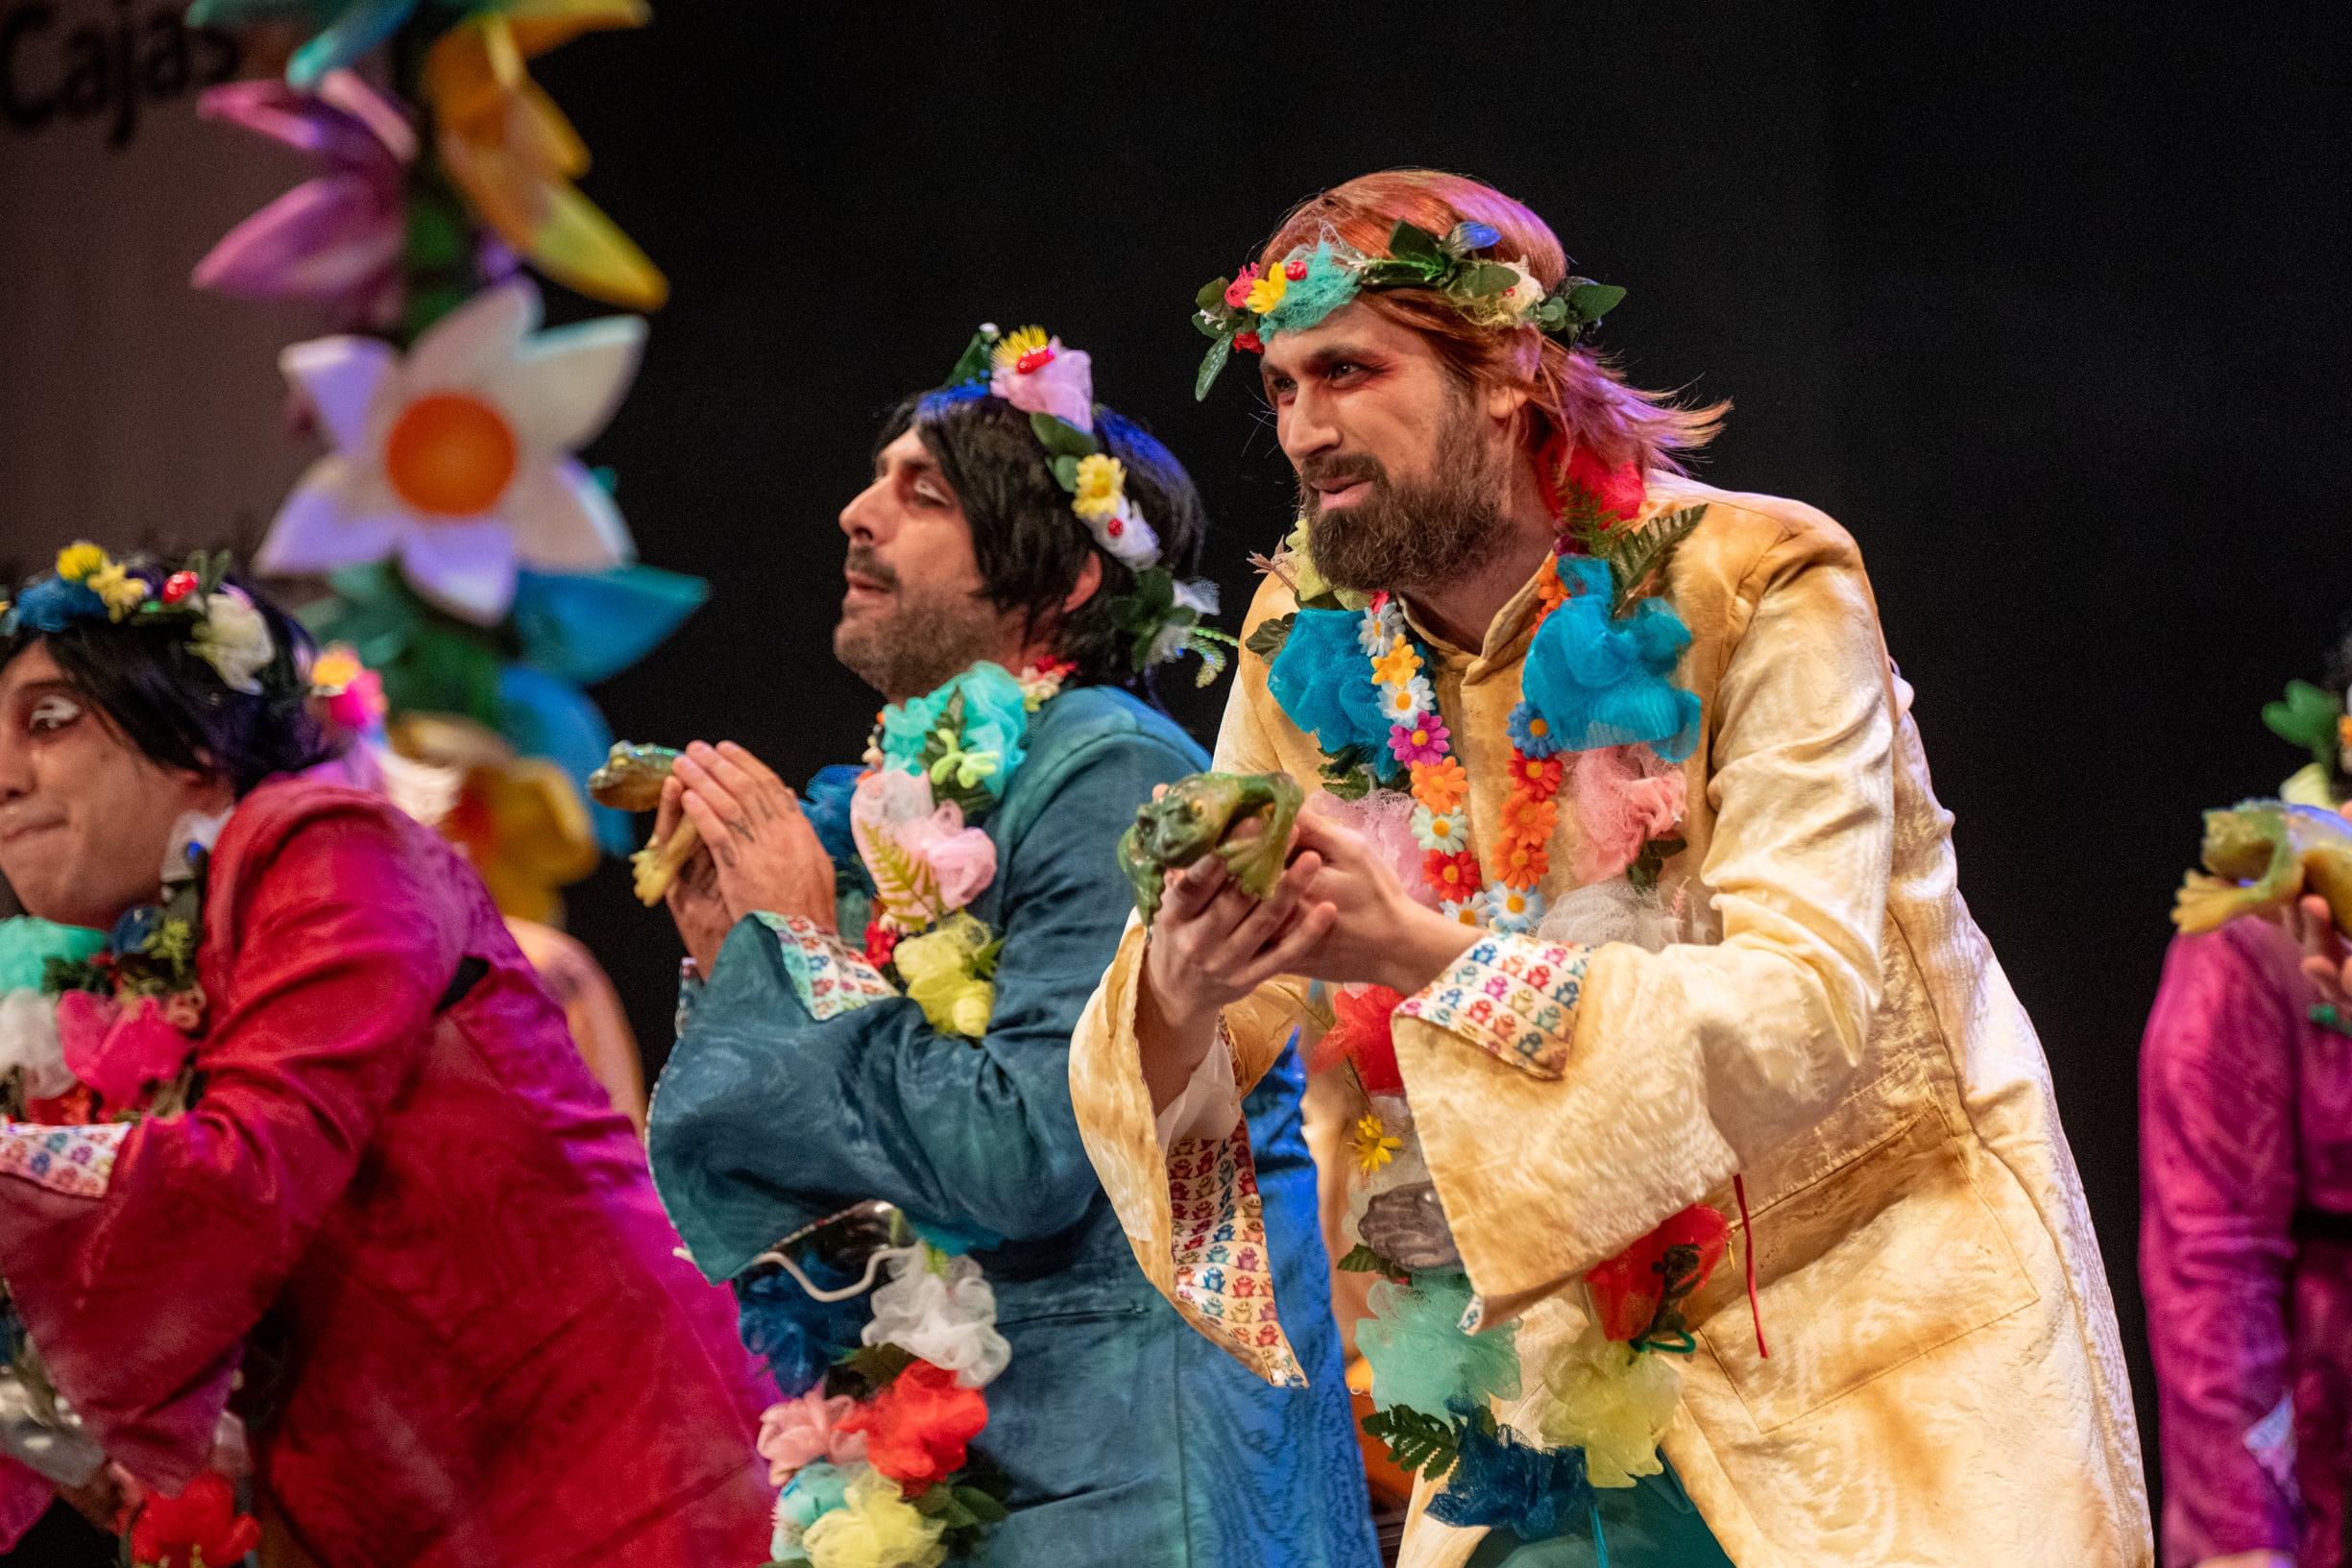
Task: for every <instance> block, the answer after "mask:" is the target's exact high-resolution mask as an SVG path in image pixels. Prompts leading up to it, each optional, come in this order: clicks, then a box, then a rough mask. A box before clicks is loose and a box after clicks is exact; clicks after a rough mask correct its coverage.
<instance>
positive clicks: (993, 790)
mask: <svg viewBox="0 0 2352 1568" xmlns="http://www.w3.org/2000/svg"><path fill="white" fill-rule="evenodd" d="M958 692H961V693H962V694H963V749H964V750H965V751H971V752H980V751H992V752H994V753H996V754H997V766H996V771H995V772H994V773H992V774H990V775H988V776H987V778H985V779H984V780H982V785H983V787H985V788H986V789H987V791H988V794H989V796H990V797H991V798H992V799H995V800H1003V799H1004V798H1005V789H1006V785H1007V784H1010V783H1011V782H1012V776H1013V773H1014V771H1015V770H1016V769H1018V768H1019V767H1020V766H1021V761H1022V760H1023V759H1024V758H1026V757H1027V756H1028V755H1029V751H1028V749H1027V747H1026V746H1025V745H1024V744H1023V741H1024V740H1025V739H1026V737H1027V736H1028V735H1029V717H1030V714H1029V704H1028V703H1027V702H1026V701H1025V700H1024V699H1023V697H1022V695H1021V683H1020V682H1018V681H1016V680H1014V679H1013V678H1012V676H1011V674H1010V673H1009V672H1007V671H1006V669H1005V667H1004V666H1003V665H1001V664H992V663H985V662H982V663H977V664H974V665H973V666H972V667H971V668H970V669H967V670H965V671H964V672H963V673H962V674H960V675H958V676H957V677H956V678H955V679H954V680H952V681H950V682H948V683H947V685H945V686H943V687H941V688H939V689H938V690H936V691H934V692H933V693H932V694H931V695H930V696H928V697H916V698H914V699H913V700H912V701H910V702H904V703H897V704H893V705H892V706H890V707H888V708H885V709H884V710H883V711H882V754H883V758H884V760H885V764H886V765H887V766H890V767H895V768H898V769H901V770H902V771H904V772H908V773H914V772H918V771H920V769H921V767H922V763H921V760H920V759H921V758H922V755H923V747H924V746H925V745H926V744H927V743H928V742H929V741H930V739H931V736H932V732H933V731H934V730H936V729H938V728H939V726H940V723H941V718H942V715H943V714H945V713H946V712H947V706H948V704H949V702H950V701H951V700H953V699H954V698H955V696H956V695H957V693H958Z"/></svg>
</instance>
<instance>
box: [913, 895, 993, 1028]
mask: <svg viewBox="0 0 2352 1568" xmlns="http://www.w3.org/2000/svg"><path fill="white" fill-rule="evenodd" d="M995 940H996V939H995V938H994V937H992V936H990V935H989V934H988V928H987V927H985V926H983V925H982V924H981V923H980V922H979V921H977V920H975V919H973V918H972V917H971V916H970V915H968V914H965V913H963V912H962V911H960V910H958V912H957V913H955V914H952V915H950V916H948V918H947V919H946V920H944V921H942V922H940V923H939V924H938V925H937V926H934V927H933V928H932V929H930V930H928V931H925V932H924V933H923V934H922V935H920V936H909V937H908V938H907V939H906V940H905V941H903V942H901V943H899V945H898V947H897V948H896V950H895V951H893V952H892V953H891V954H890V956H891V959H892V961H893V962H895V963H896V964H897V965H898V974H899V978H901V979H903V980H905V981H906V982H907V995H908V997H909V999H911V1000H912V1001H913V1002H914V1004H915V1005H916V1006H918V1007H920V1008H922V1009H923V1016H924V1017H925V1018H926V1019H929V1020H930V1021H931V1026H932V1027H933V1028H934V1029H937V1030H938V1031H939V1032H940V1033H941V1034H960V1035H963V1036H965V1037H966V1038H969V1039H974V1040H977V1039H979V1038H980V1037H981V1036H982V1035H983V1034H986V1033H987V1032H988V1018H989V1015H990V1014H991V1013H993V1012H994V1011H995V1010H996V987H995V986H993V985H991V984H990V983H989V982H988V981H986V980H984V979H982V978H981V977H980V972H979V971H980V958H981V953H982V952H983V951H984V950H985V949H987V948H988V947H989V946H990V944H992V943H993V942H994V941H995Z"/></svg>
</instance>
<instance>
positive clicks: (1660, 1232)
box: [1585, 1203, 1732, 1340]
mask: <svg viewBox="0 0 2352 1568" xmlns="http://www.w3.org/2000/svg"><path fill="white" fill-rule="evenodd" d="M1731 1239H1732V1225H1731V1221H1730V1220H1728V1219H1726V1218H1723V1216H1722V1215H1721V1214H1719V1213H1717V1212H1716V1211H1715V1210H1713V1209H1711V1208H1709V1207H1708V1206H1707V1205H1706V1204H1704V1203H1694V1204H1692V1205H1691V1206H1690V1207H1689V1208H1687V1209H1685V1210H1684V1211H1683V1212H1682V1213H1681V1214H1678V1215H1675V1216H1673V1217H1672V1218H1668V1219H1667V1220H1666V1221H1665V1222H1664V1223H1663V1224H1661V1225H1660V1226H1659V1227H1658V1228H1657V1229H1656V1230H1654V1231H1652V1232H1650V1234H1649V1235H1647V1236H1644V1237H1643V1238H1642V1239H1641V1240H1640V1241H1638V1242H1635V1243H1634V1244H1633V1245H1632V1246H1629V1247H1627V1248H1626V1249H1625V1250H1624V1251H1623V1252H1620V1253H1618V1254H1617V1255H1616V1256H1615V1257H1613V1258H1612V1259H1610V1260H1609V1261H1608V1262H1607V1263H1605V1264H1603V1265H1601V1266H1599V1267H1598V1268H1595V1269H1593V1270H1592V1271H1591V1272H1589V1273H1588V1274H1587V1275H1586V1276H1585V1283H1586V1284H1587V1285H1588V1286H1590V1287H1591V1288H1592V1308H1593V1311H1594V1312H1596V1313H1598V1314H1599V1315H1600V1319H1601V1333H1602V1334H1604V1335H1606V1336H1607V1337H1608V1338H1610V1339H1618V1340H1627V1339H1633V1338H1635V1337H1636V1336H1637V1335H1638V1334H1640V1333H1641V1332H1642V1331H1643V1330H1645V1329H1647V1328H1648V1327H1649V1326H1650V1322H1651V1320H1652V1319H1653V1318H1655V1317H1656V1316H1657V1315H1658V1303H1659V1299H1660V1297H1661V1296H1662V1295H1663V1294H1664V1293H1665V1288H1666V1276H1665V1275H1664V1274H1662V1273H1661V1272H1659V1268H1658V1266H1659V1265H1660V1264H1661V1263H1663V1262H1664V1261H1665V1257H1666V1249H1667V1248H1668V1247H1672V1246H1689V1247H1695V1248H1696V1249H1697V1250H1698V1278H1697V1280H1696V1281H1695V1282H1693V1283H1692V1285H1691V1287H1690V1289H1691V1290H1692V1291H1696V1290H1698V1289H1699V1287H1700V1286H1703V1285H1705V1284H1706V1283H1707V1278H1708V1276H1709V1274H1712V1273H1713V1272H1714V1271H1715V1265H1717V1264H1719V1263H1721V1262H1722V1261H1723V1255H1724V1253H1725V1252H1726V1251H1727V1250H1728V1249H1729V1248H1730V1246H1731Z"/></svg>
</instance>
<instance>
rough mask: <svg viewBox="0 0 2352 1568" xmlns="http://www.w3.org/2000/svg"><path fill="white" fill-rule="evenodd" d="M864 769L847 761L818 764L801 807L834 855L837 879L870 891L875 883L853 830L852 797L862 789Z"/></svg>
mask: <svg viewBox="0 0 2352 1568" xmlns="http://www.w3.org/2000/svg"><path fill="white" fill-rule="evenodd" d="M863 771H864V770H863V769H861V768H857V767H852V766H850V765H848V764H847V763H837V764H835V765H834V766H832V767H822V768H818V769H817V770H816V774H815V776H814V777H813V778H812V779H811V780H810V781H809V787H808V788H806V789H804V790H802V791H801V792H800V809H801V812H802V814H803V815H805V816H806V817H808V819H809V826H810V827H812V828H814V829H815V830H816V841H817V842H818V843H820V844H822V845H824V846H825V853H826V854H827V855H829V856H832V857H833V869H834V874H835V877H836V880H837V881H839V880H846V881H847V883H848V885H849V886H851V887H853V888H857V889H859V890H861V891H868V890H871V889H872V887H873V885H874V883H873V880H872V879H871V878H870V877H869V876H868V875H867V873H866V869H865V862H864V861H863V860H861V859H860V858H859V857H858V843H857V840H856V839H854V838H852V837H851V836H850V832H849V798H850V797H851V796H852V795H854V794H856V793H857V792H858V780H859V778H860V776H861V774H862V773H863Z"/></svg>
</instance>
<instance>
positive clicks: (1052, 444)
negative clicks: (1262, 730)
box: [947, 323, 1235, 686]
mask: <svg viewBox="0 0 2352 1568" xmlns="http://www.w3.org/2000/svg"><path fill="white" fill-rule="evenodd" d="M982 382H984V383H985V384H986V387H987V391H988V395H989V396H990V397H993V398H1003V399H1004V400H1005V401H1006V402H1008V403H1010V404H1012V406H1013V407H1015V408H1018V409H1021V410H1023V411H1024V412H1026V413H1027V414H1028V415H1029V423H1030V429H1031V431H1033V432H1034V433H1035V434H1036V437H1037V444H1038V445H1039V446H1042V447H1044V448H1045V456H1046V466H1047V467H1048V468H1049V469H1050V470H1052V471H1053V474H1054V479H1055V483H1057V484H1059V485H1060V486H1061V488H1062V489H1064V490H1066V491H1068V492H1069V493H1070V497H1071V500H1070V510H1071V511H1072V512H1073V513H1075V514H1077V516H1078V519H1079V521H1080V522H1082V523H1084V524H1085V525H1086V531H1087V532H1088V533H1090V534H1092V535H1093V536H1094V541H1095V543H1097V544H1099V545H1101V546H1102V547H1103V552H1104V553H1105V554H1107V555H1109V556H1111V557H1113V558H1114V559H1116V560H1118V561H1120V562H1123V563H1125V564H1126V566H1127V567H1128V569H1129V570H1131V571H1133V572H1134V574H1135V590H1134V591H1133V592H1131V593H1124V594H1121V595H1120V596H1119V597H1118V598H1116V599H1114V600H1112V601H1111V615H1112V618H1113V620H1114V621H1115V622H1116V624H1117V625H1118V626H1119V628H1120V630H1121V631H1123V632H1125V633H1126V634H1127V635H1128V639H1129V641H1130V644H1131V646H1132V650H1133V656H1134V667H1135V670H1136V672H1137V673H1138V674H1141V673H1142V672H1143V671H1144V670H1146V669H1148V668H1150V667H1151V666H1152V665H1153V664H1157V663H1166V662H1167V661H1169V660H1172V659H1180V658H1182V657H1183V656H1184V655H1185V654H1187V653H1191V654H1196V655H1198V656H1199V657H1200V684H1201V685H1202V686H1206V685H1208V684H1209V683H1210V682H1211V681H1213V680H1215V679H1216V678H1217V674H1218V672H1219V671H1220V670H1222V669H1224V666H1225V651H1224V650H1225V649H1226V648H1228V647H1232V646H1235V643H1234V639H1232V638H1231V637H1229V636H1228V635H1226V634H1225V633H1224V632H1220V631H1218V630H1216V629H1215V628H1214V627H1211V626H1207V625H1204V624H1202V621H1203V618H1204V617H1206V616H1209V615H1215V614H1216V613H1217V585H1216V584H1215V583H1212V582H1207V581H1200V582H1178V581H1177V580H1176V573H1174V572H1173V571H1170V570H1169V569H1168V568H1167V567H1163V566H1161V565H1160V564H1159V559H1160V543H1159V535H1158V534H1157V533H1155V532H1153V531H1152V524H1151V523H1150V522H1149V521H1147V520H1146V519H1145V518H1144V515H1143V511H1142V509H1141V508H1140V507H1138V506H1137V505H1136V504H1135V500H1134V497H1133V496H1131V495H1128V493H1127V465H1126V464H1124V463H1122V462H1120V461H1119V459H1117V458H1116V457H1113V456H1112V455H1111V454H1110V453H1108V452H1106V451H1104V450H1103V443H1102V442H1101V441H1100V440H1099V439H1098V438H1097V437H1096V435H1095V433H1094V414H1095V401H1094V360H1093V358H1092V356H1090V355H1089V354H1088V353H1087V352H1086V351H1085V350H1082V349H1065V348H1063V347H1062V341H1061V339H1059V338H1057V337H1053V336H1049V335H1048V334H1047V332H1046V329H1045V328H1044V327H1042V326H1024V327H1022V328H1020V329H1019V330H1018V331H1013V332H1000V331H999V330H998V329H997V327H996V326H995V325H994V324H993V323H983V324H982V326H981V328H980V330H979V331H977V332H975V333H973V334H972V341H971V342H970V343H968V344H966V345H965V346H964V350H963V357H961V358H960V359H958V360H957V361H956V368H955V369H954V370H953V371H950V372H949V373H948V377H947V385H948V386H949V387H951V388H954V387H962V386H969V385H972V384H974V383H982Z"/></svg>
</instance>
